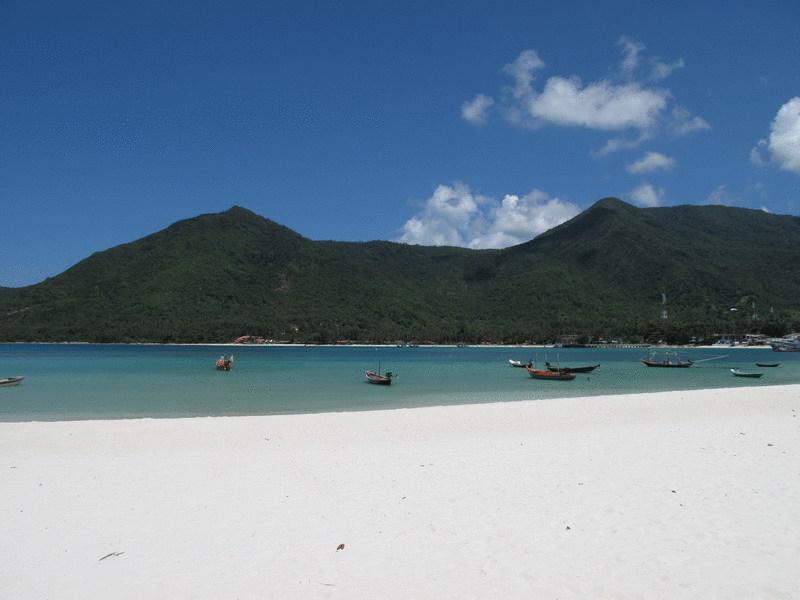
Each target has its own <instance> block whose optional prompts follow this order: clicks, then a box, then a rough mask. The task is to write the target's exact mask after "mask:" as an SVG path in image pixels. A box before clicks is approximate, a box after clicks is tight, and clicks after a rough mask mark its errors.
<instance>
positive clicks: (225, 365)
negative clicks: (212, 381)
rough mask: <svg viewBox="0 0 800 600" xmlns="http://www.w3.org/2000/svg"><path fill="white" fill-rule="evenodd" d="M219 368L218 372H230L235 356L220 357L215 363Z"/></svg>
mask: <svg viewBox="0 0 800 600" xmlns="http://www.w3.org/2000/svg"><path fill="white" fill-rule="evenodd" d="M215 366H216V367H217V371H230V370H231V367H232V366H233V354H231V355H230V356H229V357H228V358H225V357H224V356H220V357H219V358H218V359H217V362H216V363H215Z"/></svg>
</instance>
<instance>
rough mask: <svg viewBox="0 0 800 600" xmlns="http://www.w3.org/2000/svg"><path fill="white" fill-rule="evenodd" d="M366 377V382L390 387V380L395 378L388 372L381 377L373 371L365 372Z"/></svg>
mask: <svg viewBox="0 0 800 600" xmlns="http://www.w3.org/2000/svg"><path fill="white" fill-rule="evenodd" d="M366 376H367V381H368V382H369V383H374V384H375V385H392V378H394V377H395V375H394V374H393V373H392V372H391V371H388V372H387V373H386V374H385V375H381V374H380V373H376V372H375V371H367V372H366Z"/></svg>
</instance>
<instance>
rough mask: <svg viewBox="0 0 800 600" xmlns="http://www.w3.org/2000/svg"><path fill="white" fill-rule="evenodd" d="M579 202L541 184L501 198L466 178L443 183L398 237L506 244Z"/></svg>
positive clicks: (571, 212)
mask: <svg viewBox="0 0 800 600" xmlns="http://www.w3.org/2000/svg"><path fill="white" fill-rule="evenodd" d="M579 212H580V208H578V207H577V206H576V205H575V204H572V203H571V202H565V201H563V200H560V199H558V198H554V197H551V196H550V195H548V194H547V193H545V192H542V191H540V190H533V191H532V192H530V193H529V194H526V195H524V196H518V195H516V194H507V195H505V196H504V197H503V198H502V200H500V201H497V200H495V199H492V198H488V197H485V196H480V195H476V194H473V192H472V191H471V190H470V189H469V187H468V186H467V185H465V184H463V183H456V184H454V185H452V186H448V185H440V186H438V187H437V188H436V190H435V191H434V193H433V195H432V196H431V197H430V198H428V199H427V200H426V202H425V206H424V207H423V209H422V210H421V211H420V212H419V213H418V214H417V215H415V216H414V217H412V218H411V219H409V220H408V221H407V222H406V224H405V225H404V227H403V234H402V235H401V236H400V238H399V241H401V242H404V243H407V244H421V245H430V246H463V247H468V248H505V247H508V246H513V245H516V244H521V243H522V242H526V241H528V240H530V239H532V238H534V237H536V236H537V235H539V234H540V233H543V232H545V231H547V230H548V229H551V228H553V227H555V226H556V225H559V224H561V223H563V222H564V221H567V220H568V219H571V218H572V217H574V216H575V215H577V214H578V213H579Z"/></svg>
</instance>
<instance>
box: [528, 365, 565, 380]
mask: <svg viewBox="0 0 800 600" xmlns="http://www.w3.org/2000/svg"><path fill="white" fill-rule="evenodd" d="M527 369H528V375H530V376H531V377H533V378H534V379H547V380H550V381H572V380H573V379H575V375H573V374H572V373H558V372H556V373H554V372H553V371H540V370H539V369H532V368H531V367H527Z"/></svg>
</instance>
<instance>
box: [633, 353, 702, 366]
mask: <svg viewBox="0 0 800 600" xmlns="http://www.w3.org/2000/svg"><path fill="white" fill-rule="evenodd" d="M642 363H643V364H645V365H647V366H648V367H664V368H668V369H685V368H687V367H691V366H692V365H693V364H694V361H692V360H689V359H685V360H684V359H681V358H680V357H679V356H678V355H677V354H676V353H674V352H672V353H667V354H665V355H664V356H663V357H657V356H656V355H655V353H652V352H651V353H650V354H649V355H648V357H647V358H643V359H642Z"/></svg>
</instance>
